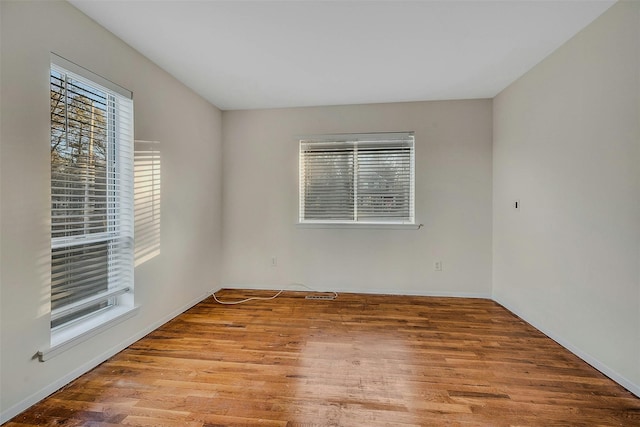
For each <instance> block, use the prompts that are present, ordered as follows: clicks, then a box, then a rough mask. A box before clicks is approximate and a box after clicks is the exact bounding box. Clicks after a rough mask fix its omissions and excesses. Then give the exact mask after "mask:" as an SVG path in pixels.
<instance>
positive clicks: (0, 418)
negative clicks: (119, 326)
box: [0, 292, 211, 424]
mask: <svg viewBox="0 0 640 427" xmlns="http://www.w3.org/2000/svg"><path fill="white" fill-rule="evenodd" d="M209 295H211V294H210V293H209V292H207V293H206V294H204V295H201V296H199V297H197V298H196V299H194V300H192V301H190V302H188V303H187V304H185V305H183V306H182V307H180V308H178V309H177V310H174V311H173V312H171V313H170V314H168V315H167V316H164V317H163V318H162V319H160V320H158V321H156V322H154V323H152V324H151V325H149V326H148V327H146V328H145V329H144V330H142V331H139V332H137V333H136V334H134V335H132V336H130V337H129V338H127V339H125V340H124V341H122V342H120V343H118V344H117V345H114V346H113V347H111V348H110V349H109V350H107V351H105V352H104V353H102V354H100V355H99V356H97V357H95V358H93V359H92V360H90V361H88V362H87V363H84V364H82V365H81V366H79V367H78V368H76V369H74V370H73V371H71V372H69V373H68V374H67V375H65V376H64V377H62V378H60V379H58V380H57V381H54V382H53V383H51V384H49V385H47V386H45V387H43V388H42V389H40V390H38V391H37V392H35V393H33V394H32V395H31V396H29V397H27V398H26V399H24V400H22V401H20V402H18V403H16V404H15V405H13V406H11V407H10V408H7V409H6V410H5V411H3V412H2V413H0V424H2V423H5V422H7V421H9V420H10V419H11V418H13V417H15V416H16V415H19V414H20V413H21V412H22V411H24V410H26V409H28V408H29V407H31V406H33V405H35V404H36V403H38V402H39V401H41V400H42V399H44V398H45V397H47V396H49V395H51V394H52V393H55V392H56V391H58V390H59V389H61V388H62V387H64V386H65V385H67V384H69V383H70V382H71V381H73V380H75V379H76V378H78V377H79V376H81V375H83V374H85V373H87V372H89V371H90V370H91V369H93V368H95V367H96V366H98V365H99V364H101V363H102V362H104V361H105V360H107V359H108V358H110V357H112V356H114V355H115V354H117V353H119V352H121V351H122V350H124V349H125V348H127V347H129V346H130V345H131V344H133V343H134V342H136V341H138V340H139V339H141V338H142V337H144V336H145V335H147V334H149V333H151V332H153V331H155V330H156V329H158V328H159V327H160V326H162V325H164V324H165V323H167V322H168V321H170V320H171V319H173V318H175V317H176V316H178V315H180V314H182V313H184V312H185V311H187V310H188V309H190V308H191V307H193V306H194V305H196V304H198V303H199V302H200V301H202V300H204V299H205V298H207V297H209Z"/></svg>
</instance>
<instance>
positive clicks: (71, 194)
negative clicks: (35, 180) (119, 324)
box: [50, 56, 133, 330]
mask: <svg viewBox="0 0 640 427" xmlns="http://www.w3.org/2000/svg"><path fill="white" fill-rule="evenodd" d="M50 74H51V75H50V92H51V328H52V330H56V329H59V328H62V327H65V326H68V325H71V324H75V323H77V322H78V321H80V320H83V319H90V318H95V315H96V314H97V313H103V312H105V311H107V310H109V309H111V308H114V307H116V306H118V305H119V304H121V303H122V301H123V296H124V294H127V293H129V292H130V291H132V289H133V101H132V100H131V93H130V92H128V91H126V90H125V89H122V88H119V87H118V86H116V85H114V84H113V83H111V82H108V81H107V80H105V79H102V78H101V77H99V76H96V75H94V74H92V73H90V72H89V71H87V70H84V69H82V68H81V67H79V66H77V65H75V64H73V63H70V62H68V61H66V60H64V59H62V58H59V57H57V56H54V57H53V59H52V64H51V73H50Z"/></svg>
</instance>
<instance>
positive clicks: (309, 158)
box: [299, 132, 415, 224]
mask: <svg viewBox="0 0 640 427" xmlns="http://www.w3.org/2000/svg"><path fill="white" fill-rule="evenodd" d="M414 163H415V161H414V135H413V133H412V132H404V133H374V134H350V135H325V136H316V137H311V138H308V139H302V140H300V166H299V167H300V211H299V221H300V222H301V223H338V224H339V223H369V224H413V223H414V216H415V215H414V193H415V179H414V174H415V172H414Z"/></svg>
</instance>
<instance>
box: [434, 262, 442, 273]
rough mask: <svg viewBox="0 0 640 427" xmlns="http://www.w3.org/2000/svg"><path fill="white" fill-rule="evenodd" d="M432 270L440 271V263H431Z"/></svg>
mask: <svg viewBox="0 0 640 427" xmlns="http://www.w3.org/2000/svg"><path fill="white" fill-rule="evenodd" d="M433 269H434V270H435V271H442V261H436V262H434V263H433Z"/></svg>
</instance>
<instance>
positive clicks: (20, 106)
mask: <svg viewBox="0 0 640 427" xmlns="http://www.w3.org/2000/svg"><path fill="white" fill-rule="evenodd" d="M0 14H1V19H2V21H1V27H2V28H1V57H2V64H1V68H0V71H1V73H0V75H1V84H0V90H1V94H2V97H1V123H0V124H1V131H0V137H1V145H0V166H1V167H0V186H1V187H0V188H1V191H0V197H1V199H0V206H1V208H0V218H1V222H0V232H1V242H0V250H1V253H0V280H1V283H0V296H1V307H0V309H1V314H0V316H1V317H0V323H1V326H0V327H1V329H0V335H1V338H0V339H1V343H0V344H1V345H0V347H1V350H0V410H1V411H2V419H3V420H4V419H5V418H6V417H8V416H10V415H14V414H15V413H16V411H19V410H20V409H23V408H24V407H25V406H28V405H29V404H31V403H34V402H35V401H37V400H39V398H42V397H44V396H45V395H46V394H47V393H48V392H51V391H54V390H55V389H56V387H59V386H61V385H63V384H64V383H65V382H66V381H68V380H69V379H71V378H73V377H74V376H75V375H79V374H80V373H82V371H84V370H86V369H88V368H90V367H92V366H93V365H94V364H96V363H98V362H100V361H101V360H102V359H104V358H105V357H107V356H108V355H110V354H112V353H113V352H115V351H117V350H119V349H120V348H121V347H122V346H123V345H126V344H128V343H129V342H131V341H132V340H134V339H136V338H138V337H140V336H141V334H144V333H145V332H148V331H149V330H150V329H152V328H154V327H157V326H158V325H159V324H161V323H162V322H164V321H166V320H168V319H169V318H170V317H171V316H173V315H175V314H178V313H179V312H181V311H182V310H183V309H184V308H185V307H187V306H189V305H190V304H193V303H194V302H196V301H198V300H200V299H201V298H203V296H204V295H205V294H206V293H207V291H208V290H210V289H212V288H215V287H218V286H219V277H220V260H221V255H220V250H221V234H220V227H221V210H220V198H221V182H222V178H221V152H220V147H221V138H220V136H221V135H220V131H221V113H220V111H219V110H218V109H217V108H215V107H213V106H212V105H211V104H209V103H208V102H206V101H204V100H203V99H202V98H200V97H199V96H197V95H196V94H194V93H193V92H191V91H190V90H189V89H187V88H186V87H185V86H183V85H182V84H180V83H179V82H177V81H176V80H175V79H173V78H172V77H171V76H169V75H168V74H167V73H166V72H164V71H162V70H161V69H159V68H158V67H157V66H155V65H154V64H152V63H151V62H150V61H148V60H147V59H145V58H144V57H142V56H141V55H140V54H138V53H136V52H135V51H134V50H132V49H131V48H130V47H128V46H127V45H126V44H124V43H123V42H122V41H120V40H119V39H117V38H116V37H115V36H113V35H112V34H110V33H108V32H107V31H106V30H104V29H103V28H101V27H100V26H98V25H97V24H96V23H95V22H93V21H92V20H90V19H89V18H87V17H86V16H85V15H83V14H82V13H80V12H79V11H77V10H76V9H75V8H73V7H72V6H70V5H69V4H68V3H66V2H58V1H53V2H10V1H2V3H1V6H0ZM51 51H53V52H56V53H57V54H59V55H61V56H63V57H65V58H66V59H68V60H70V61H73V62H76V63H78V64H80V65H82V66H84V67H85V68H88V69H90V70H92V71H93V72H95V73H97V74H100V75H102V76H104V77H106V78H107V79H109V80H112V81H114V82H116V83H117V84H119V85H121V86H124V87H126V88H128V89H130V90H132V91H133V93H134V103H135V138H136V139H139V140H155V141H159V144H158V145H159V147H160V153H161V154H160V156H161V177H162V179H161V223H160V224H161V231H160V242H161V245H160V248H159V249H160V253H159V254H158V255H157V256H155V257H154V258H152V259H149V260H148V261H146V262H144V263H142V264H140V265H138V267H136V270H135V302H136V304H140V305H141V309H140V312H139V314H138V315H137V316H135V317H134V318H132V319H129V320H127V321H125V322H124V323H122V324H120V325H118V326H116V327H114V328H112V329H110V330H108V331H107V332H104V333H102V334H100V335H99V336H97V337H95V338H93V339H91V340H89V341H87V342H85V343H82V344H80V345H78V346H76V347H74V348H72V349H71V350H69V351H67V352H65V353H64V354H63V355H61V356H58V357H56V358H53V359H51V360H50V361H47V362H45V363H40V362H38V361H36V360H33V359H32V357H33V356H34V354H35V353H36V351H38V350H39V349H42V348H44V347H46V346H47V345H48V344H49V293H50V289H49V274H50V273H49V256H50V251H49V238H50V231H49V144H48V140H49V99H48V97H49V87H48V73H49V61H50V52H51ZM139 237H140V236H136V238H137V239H138V238H139Z"/></svg>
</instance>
